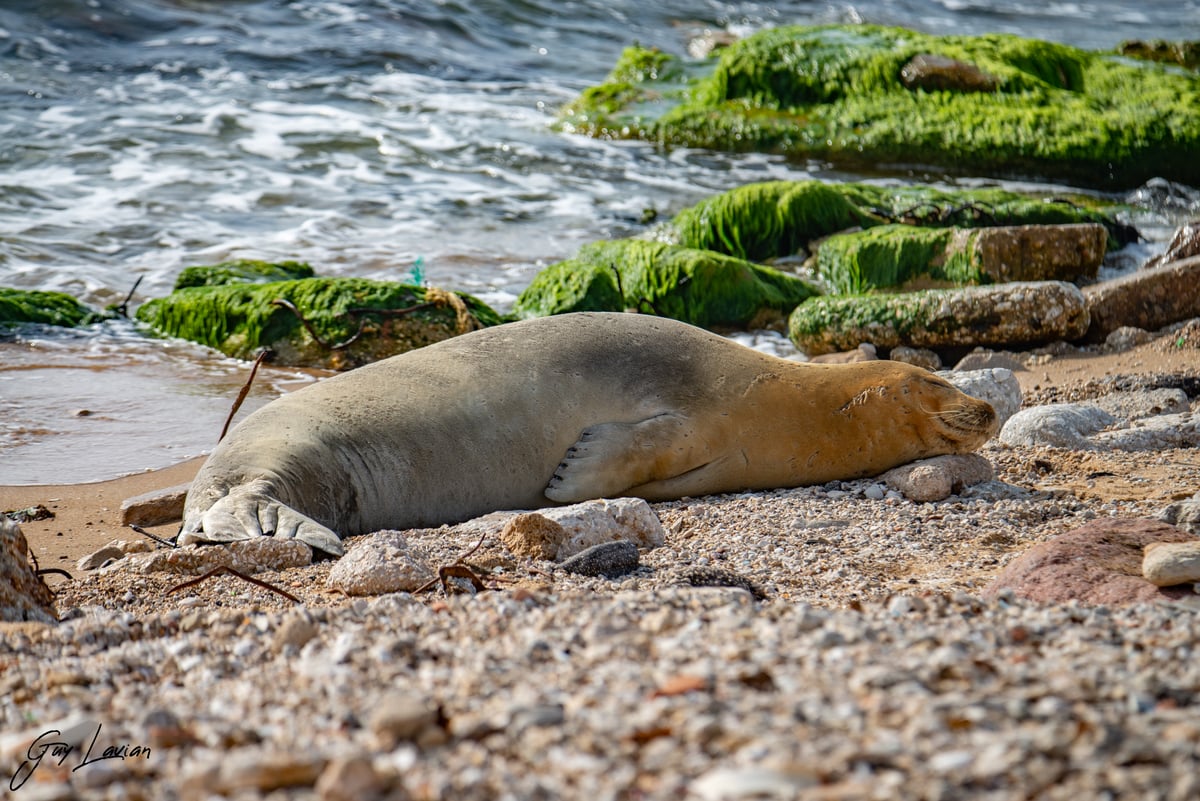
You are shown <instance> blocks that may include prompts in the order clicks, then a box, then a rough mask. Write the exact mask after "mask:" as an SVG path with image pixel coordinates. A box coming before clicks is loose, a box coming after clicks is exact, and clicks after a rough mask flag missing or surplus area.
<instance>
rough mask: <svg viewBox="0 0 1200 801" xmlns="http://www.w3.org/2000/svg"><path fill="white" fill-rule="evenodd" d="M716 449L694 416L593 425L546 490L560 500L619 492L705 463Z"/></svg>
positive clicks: (552, 496) (564, 459)
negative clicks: (705, 436) (697, 425)
mask: <svg viewBox="0 0 1200 801" xmlns="http://www.w3.org/2000/svg"><path fill="white" fill-rule="evenodd" d="M711 450H712V449H711V447H710V446H709V443H708V441H707V440H706V439H705V438H704V437H702V436H701V435H700V433H699V432H698V431H697V430H696V427H695V425H694V424H693V423H692V421H691V420H689V419H688V418H687V417H685V416H683V415H680V414H674V413H671V412H667V413H664V414H660V415H656V416H654V417H651V418H648V419H646V420H641V421H639V422H636V423H601V424H599V425H594V426H588V427H587V428H585V429H584V430H583V432H582V433H581V434H580V435H579V440H578V441H577V442H576V443H575V444H574V445H572V446H571V447H570V448H568V449H567V454H566V456H565V457H563V460H562V463H561V464H559V466H558V468H557V469H556V470H555V471H554V477H553V478H552V479H550V483H549V484H548V485H547V487H546V492H545V494H546V497H547V498H549V499H550V500H552V501H558V502H560V503H576V502H579V501H586V500H589V499H591V498H611V497H615V496H618V495H621V494H622V493H624V492H625V491H626V490H629V489H631V488H633V487H640V486H641V485H643V484H649V483H652V482H656V481H662V480H664V479H669V478H672V477H674V476H679V475H682V474H684V473H688V472H690V471H692V470H695V469H696V468H698V467H702V466H704V465H705V464H707V463H708V462H709V461H710V460H711V459H712V453H711Z"/></svg>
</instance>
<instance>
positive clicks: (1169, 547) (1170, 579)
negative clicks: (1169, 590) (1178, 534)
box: [1142, 540, 1200, 587]
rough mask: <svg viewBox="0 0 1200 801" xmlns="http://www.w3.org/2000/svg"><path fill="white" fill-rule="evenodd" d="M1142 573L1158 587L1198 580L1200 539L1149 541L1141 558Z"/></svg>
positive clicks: (1199, 571)
mask: <svg viewBox="0 0 1200 801" xmlns="http://www.w3.org/2000/svg"><path fill="white" fill-rule="evenodd" d="M1142 575H1143V576H1145V577H1146V580H1147V581H1149V582H1150V583H1151V584H1154V585H1156V586H1158V587H1170V586H1173V585H1175V584H1191V583H1194V582H1200V540H1196V541H1194V542H1152V543H1150V544H1149V545H1147V546H1146V550H1145V555H1144V556H1143V558H1142Z"/></svg>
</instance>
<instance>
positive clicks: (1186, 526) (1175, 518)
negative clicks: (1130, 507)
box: [1157, 493, 1200, 537]
mask: <svg viewBox="0 0 1200 801" xmlns="http://www.w3.org/2000/svg"><path fill="white" fill-rule="evenodd" d="M1157 517H1158V519H1159V520H1161V521H1163V522H1164V523H1170V524H1171V525H1173V526H1175V527H1176V528H1181V529H1183V530H1184V531H1186V532H1187V533H1189V534H1191V535H1193V536H1196V537H1200V493H1197V494H1196V495H1194V496H1192V497H1191V498H1188V499H1186V500H1182V501H1176V502H1175V503H1173V504H1171V505H1170V506H1168V507H1166V508H1165V509H1163V510H1162V511H1161V512H1159V513H1158V515H1157Z"/></svg>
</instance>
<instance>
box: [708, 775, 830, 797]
mask: <svg viewBox="0 0 1200 801" xmlns="http://www.w3.org/2000/svg"><path fill="white" fill-rule="evenodd" d="M816 784H817V780H816V779H815V778H814V777H812V776H807V775H803V774H791V773H784V772H782V771H778V770H772V769H771V768H766V767H748V768H713V769H712V770H710V771H708V772H707V773H705V774H703V775H702V776H698V777H697V778H696V780H695V781H693V782H692V783H691V785H690V786H689V787H688V790H689V792H690V793H691V794H692V795H695V796H696V797H697V798H700V799H703V801H736V799H742V798H795V797H796V793H797V791H799V790H802V789H804V788H805V787H813V786H815V785H816Z"/></svg>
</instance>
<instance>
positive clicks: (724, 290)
mask: <svg viewBox="0 0 1200 801" xmlns="http://www.w3.org/2000/svg"><path fill="white" fill-rule="evenodd" d="M817 292H818V290H817V289H816V288H815V287H814V286H813V285H812V284H810V283H808V282H807V281H805V280H803V279H801V278H799V277H797V276H794V275H789V274H787V273H783V272H780V271H778V270H775V269H772V268H770V267H765V266H762V265H759V264H754V263H751V262H749V261H745V260H742V259H736V258H733V257H731V256H725V255H722V254H719V253H713V252H711V251H707V250H697V249H694V248H685V247H679V246H677V245H669V244H666V243H662V242H646V241H641V240H632V239H626V240H618V241H613V242H595V243H592V244H590V245H586V246H585V247H583V248H581V249H580V251H579V253H578V255H577V256H576V257H575V258H573V259H569V260H567V261H562V262H558V263H557V264H552V265H550V266H549V267H547V268H546V269H544V270H542V271H541V272H540V273H538V275H537V276H536V277H535V278H534V279H533V282H532V283H531V284H530V285H529V286H528V287H527V288H526V289H525V291H524V292H522V293H521V296H520V297H519V298H518V299H517V302H516V305H515V306H514V309H513V312H514V314H515V315H516V316H517V317H541V316H546V315H550V314H565V313H567V312H576V311H623V310H626V309H634V310H636V311H644V312H652V313H654V314H657V315H659V316H662V317H671V318H674V319H676V320H683V321H684V322H688V323H691V324H693V325H698V326H701V327H704V328H745V327H762V326H767V325H770V324H773V323H775V322H777V321H780V320H782V319H783V318H785V317H786V315H787V314H788V312H790V311H791V310H792V309H793V308H795V306H796V305H797V304H798V303H800V302H801V301H803V300H805V299H807V298H809V297H812V296H813V295H815V294H817Z"/></svg>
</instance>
